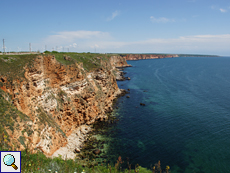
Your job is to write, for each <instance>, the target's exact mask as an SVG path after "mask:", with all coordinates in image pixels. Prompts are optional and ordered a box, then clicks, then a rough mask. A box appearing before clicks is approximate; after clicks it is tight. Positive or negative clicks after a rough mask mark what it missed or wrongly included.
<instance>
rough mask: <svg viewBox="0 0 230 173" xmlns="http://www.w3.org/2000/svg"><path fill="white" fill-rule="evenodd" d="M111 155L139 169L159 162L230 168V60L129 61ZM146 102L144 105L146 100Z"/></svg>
mask: <svg viewBox="0 0 230 173" xmlns="http://www.w3.org/2000/svg"><path fill="white" fill-rule="evenodd" d="M128 64H131V65H132V66H133V67H130V68H126V69H125V70H124V71H125V72H127V74H126V76H128V77H130V78H131V80H127V81H118V85H119V88H123V89H128V88H129V89H130V93H129V94H128V95H129V96H130V98H126V96H124V97H121V98H120V99H118V101H117V103H116V106H118V107H119V108H118V109H117V110H116V113H118V114H119V115H118V117H119V119H120V121H119V122H118V123H117V124H116V125H115V126H114V127H113V128H112V129H111V132H110V134H111V137H112V138H113V139H114V141H116V142H114V143H112V144H111V145H110V149H109V153H108V154H109V155H111V156H114V160H115V159H116V158H117V157H118V156H121V157H122V158H123V160H124V161H125V162H126V158H127V157H128V158H129V162H130V163H131V164H132V167H134V165H135V164H137V163H138V164H139V165H141V166H143V167H146V168H149V169H150V168H151V167H152V166H153V165H154V163H156V162H157V161H158V160H160V161H161V164H162V167H163V168H164V167H165V166H166V165H169V166H170V167H171V170H172V172H229V171H230V97H229V95H230V58H227V57H180V58H167V59H154V60H140V61H128ZM141 102H142V103H145V104H146V105H145V106H140V103H141Z"/></svg>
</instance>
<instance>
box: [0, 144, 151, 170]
mask: <svg viewBox="0 0 230 173" xmlns="http://www.w3.org/2000/svg"><path fill="white" fill-rule="evenodd" d="M0 150H1V151H11V150H8V149H5V148H2V147H0ZM124 164H126V163H123V162H122V163H121V162H120V161H119V159H118V160H117V163H116V164H115V165H114V166H111V165H109V164H106V163H104V164H100V165H98V164H95V165H89V164H88V165H87V163H86V166H82V165H81V164H79V161H78V160H72V159H68V160H63V159H61V157H56V158H53V159H51V158H47V157H46V156H45V155H44V154H43V153H41V152H37V153H36V154H32V153H30V152H29V151H28V150H27V149H26V150H23V151H21V171H22V172H23V173H29V172H30V173H31V172H33V173H40V172H52V173H54V172H55V171H57V173H74V172H76V173H82V172H83V171H84V172H85V173H118V172H120V173H137V172H139V173H152V171H151V170H148V169H146V168H143V167H141V166H139V165H136V166H135V169H122V168H121V167H122V166H123V165H124Z"/></svg>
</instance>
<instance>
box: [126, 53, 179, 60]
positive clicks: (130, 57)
mask: <svg viewBox="0 0 230 173" xmlns="http://www.w3.org/2000/svg"><path fill="white" fill-rule="evenodd" d="M172 57H178V55H156V54H128V55H126V56H125V59H126V60H140V59H160V58H172Z"/></svg>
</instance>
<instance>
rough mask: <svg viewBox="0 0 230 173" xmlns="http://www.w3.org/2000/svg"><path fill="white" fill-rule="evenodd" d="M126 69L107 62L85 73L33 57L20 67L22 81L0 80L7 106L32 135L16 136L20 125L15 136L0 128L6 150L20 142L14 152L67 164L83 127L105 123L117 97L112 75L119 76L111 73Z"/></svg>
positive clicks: (116, 59) (119, 60)
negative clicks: (20, 115)
mask: <svg viewBox="0 0 230 173" xmlns="http://www.w3.org/2000/svg"><path fill="white" fill-rule="evenodd" d="M98 59H100V58H98ZM65 60H68V61H71V60H72V59H71V58H70V57H65ZM0 61H1V59H0ZM6 63H7V62H6ZM95 64H96V63H95ZM126 66H129V65H128V64H127V62H126V60H125V59H124V58H123V57H120V56H112V57H111V58H107V60H106V61H103V60H100V66H98V67H97V68H94V69H93V70H90V71H86V70H85V69H84V68H83V64H82V63H78V62H75V63H73V64H70V65H63V64H62V63H60V62H58V61H57V60H56V58H55V57H54V56H51V55H38V56H37V57H36V58H35V59H34V60H33V63H32V65H30V66H29V65H26V66H24V67H23V68H24V78H21V79H20V78H15V79H12V77H9V76H7V75H1V74H0V79H1V80H0V84H1V85H0V88H1V89H2V90H3V91H4V92H5V93H7V94H8V95H9V97H8V101H10V102H12V103H13V105H14V106H15V107H16V108H17V109H18V110H19V111H21V112H22V113H24V114H25V115H27V116H28V117H29V120H27V121H26V122H27V123H28V124H29V125H30V130H31V129H32V132H31V133H30V134H28V133H27V132H26V133H22V131H23V130H24V131H26V129H25V127H24V125H23V124H21V128H20V131H18V130H15V129H14V130H12V129H11V128H7V127H6V126H5V127H4V128H6V132H7V134H8V135H9V136H10V139H9V145H11V144H14V143H15V141H13V139H17V138H19V136H23V139H24V141H23V142H21V143H17V146H18V147H16V148H17V149H20V150H21V149H24V148H25V147H28V148H29V149H30V150H31V151H32V152H36V151H37V150H38V149H39V150H41V151H42V152H43V153H44V154H46V155H47V156H58V154H61V155H64V156H63V157H67V158H73V157H74V155H73V154H72V155H71V152H74V151H79V150H80V149H79V147H80V146H81V145H80V143H81V142H83V141H84V140H85V136H86V133H87V132H88V131H89V130H90V127H89V125H90V124H92V123H94V122H95V121H97V120H101V121H103V120H105V119H106V118H107V115H106V113H107V112H111V111H112V101H113V100H114V99H115V98H116V97H117V96H118V95H119V94H121V93H122V91H121V90H120V89H119V88H118V86H117V83H116V76H115V75H116V74H117V73H120V72H119V71H117V70H116V67H126ZM9 71H10V69H9ZM5 99H7V98H6V97H5ZM79 142H80V143H79ZM67 151H68V152H69V155H68V156H67V154H68V152H67ZM64 153H65V154H64Z"/></svg>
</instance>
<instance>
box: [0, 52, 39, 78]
mask: <svg viewBox="0 0 230 173" xmlns="http://www.w3.org/2000/svg"><path fill="white" fill-rule="evenodd" d="M36 56H37V55H34V54H29V55H0V66H1V68H0V76H7V80H11V81H12V79H15V78H25V77H24V73H25V70H24V69H23V67H24V66H25V65H26V64H28V65H29V66H30V65H32V63H33V60H34V58H35V57H36ZM9 59H10V60H9ZM4 60H8V61H4Z"/></svg>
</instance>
